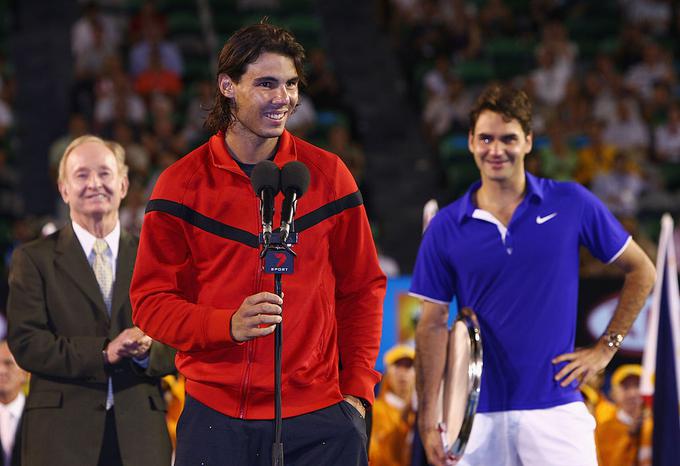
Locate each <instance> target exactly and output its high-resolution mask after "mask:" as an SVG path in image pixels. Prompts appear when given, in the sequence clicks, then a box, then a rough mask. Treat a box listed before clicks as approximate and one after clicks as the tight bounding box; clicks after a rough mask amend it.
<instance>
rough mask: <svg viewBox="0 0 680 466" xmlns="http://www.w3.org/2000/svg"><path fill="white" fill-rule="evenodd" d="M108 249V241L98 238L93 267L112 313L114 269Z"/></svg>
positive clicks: (107, 307) (95, 244) (107, 308)
mask: <svg viewBox="0 0 680 466" xmlns="http://www.w3.org/2000/svg"><path fill="white" fill-rule="evenodd" d="M108 249H109V245H108V244H106V241H104V240H103V239H101V238H97V240H96V241H95V242H94V248H93V250H94V262H93V263H92V269H93V270H94V276H95V277H96V278H97V283H99V289H100V290H101V291H102V297H103V298H104V304H106V310H107V311H108V312H109V313H110V312H111V292H112V291H113V271H112V270H111V261H110V259H109V257H108V256H107V255H106V251H108Z"/></svg>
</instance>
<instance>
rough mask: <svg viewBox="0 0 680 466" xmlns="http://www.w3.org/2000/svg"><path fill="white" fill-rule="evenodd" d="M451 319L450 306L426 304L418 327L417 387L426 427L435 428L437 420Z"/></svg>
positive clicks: (422, 417) (423, 424)
mask: <svg viewBox="0 0 680 466" xmlns="http://www.w3.org/2000/svg"><path fill="white" fill-rule="evenodd" d="M447 321H448V309H447V307H446V306H444V305H437V304H433V303H425V304H424V311H423V316H422V318H421V320H420V322H419V323H418V328H417V329H416V391H417V393H418V411H419V421H420V425H421V426H422V427H423V428H432V427H434V424H435V422H436V416H437V407H436V402H437V400H438V398H439V396H438V395H439V393H438V392H439V387H440V385H441V381H442V377H443V376H444V368H445V365H446V347H447V341H448V327H447Z"/></svg>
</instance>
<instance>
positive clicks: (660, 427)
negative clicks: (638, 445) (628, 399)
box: [640, 214, 680, 466]
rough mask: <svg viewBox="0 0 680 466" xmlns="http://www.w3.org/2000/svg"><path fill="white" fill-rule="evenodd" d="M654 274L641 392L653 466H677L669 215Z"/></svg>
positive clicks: (675, 309) (679, 361) (676, 339)
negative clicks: (648, 404) (648, 405)
mask: <svg viewBox="0 0 680 466" xmlns="http://www.w3.org/2000/svg"><path fill="white" fill-rule="evenodd" d="M656 273H657V277H656V284H655V286H654V294H653V295H652V307H651V309H650V314H649V320H648V322H647V338H646V341H645V350H644V354H643V358H642V380H641V381H640V391H641V393H642V395H643V396H644V397H645V398H646V399H647V400H651V401H652V405H653V414H654V435H653V447H652V464H653V465H654V466H676V465H677V464H678V458H680V296H679V291H678V268H677V263H676V256H675V245H674V243H673V219H672V218H671V216H670V215H669V214H665V215H664V216H663V218H662V219H661V235H660V237H659V252H658V255H657V259H656Z"/></svg>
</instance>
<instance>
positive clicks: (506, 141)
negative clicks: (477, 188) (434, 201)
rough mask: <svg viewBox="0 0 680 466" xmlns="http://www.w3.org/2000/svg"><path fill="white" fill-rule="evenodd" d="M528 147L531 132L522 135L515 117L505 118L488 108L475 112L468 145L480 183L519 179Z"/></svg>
mask: <svg viewBox="0 0 680 466" xmlns="http://www.w3.org/2000/svg"><path fill="white" fill-rule="evenodd" d="M531 147H532V136H531V134H525V133H524V130H523V129H522V126H521V125H520V123H519V122H518V121H517V120H516V119H514V118H513V119H508V118H507V117H504V116H503V115H502V114H500V113H497V112H493V111H491V110H483V111H482V112H481V113H480V114H479V117H478V118H477V121H476V123H475V126H474V128H473V130H472V131H471V132H470V133H469V135H468V148H469V149H470V152H472V154H473V156H474V159H475V163H476V164H477V168H479V172H480V175H481V177H482V184H484V183H488V182H499V183H506V182H516V181H518V180H521V179H522V177H523V176H524V158H525V157H526V155H527V154H528V153H529V152H531Z"/></svg>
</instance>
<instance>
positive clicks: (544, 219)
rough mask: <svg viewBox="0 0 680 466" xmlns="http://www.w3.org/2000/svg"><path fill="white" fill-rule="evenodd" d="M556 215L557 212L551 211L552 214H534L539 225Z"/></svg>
mask: <svg viewBox="0 0 680 466" xmlns="http://www.w3.org/2000/svg"><path fill="white" fill-rule="evenodd" d="M556 215H557V212H553V213H552V214H550V215H546V216H545V217H541V216H540V215H537V216H536V223H538V224H539V225H543V224H544V223H545V222H547V221H548V220H551V219H553V218H554V217H555V216H556Z"/></svg>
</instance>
